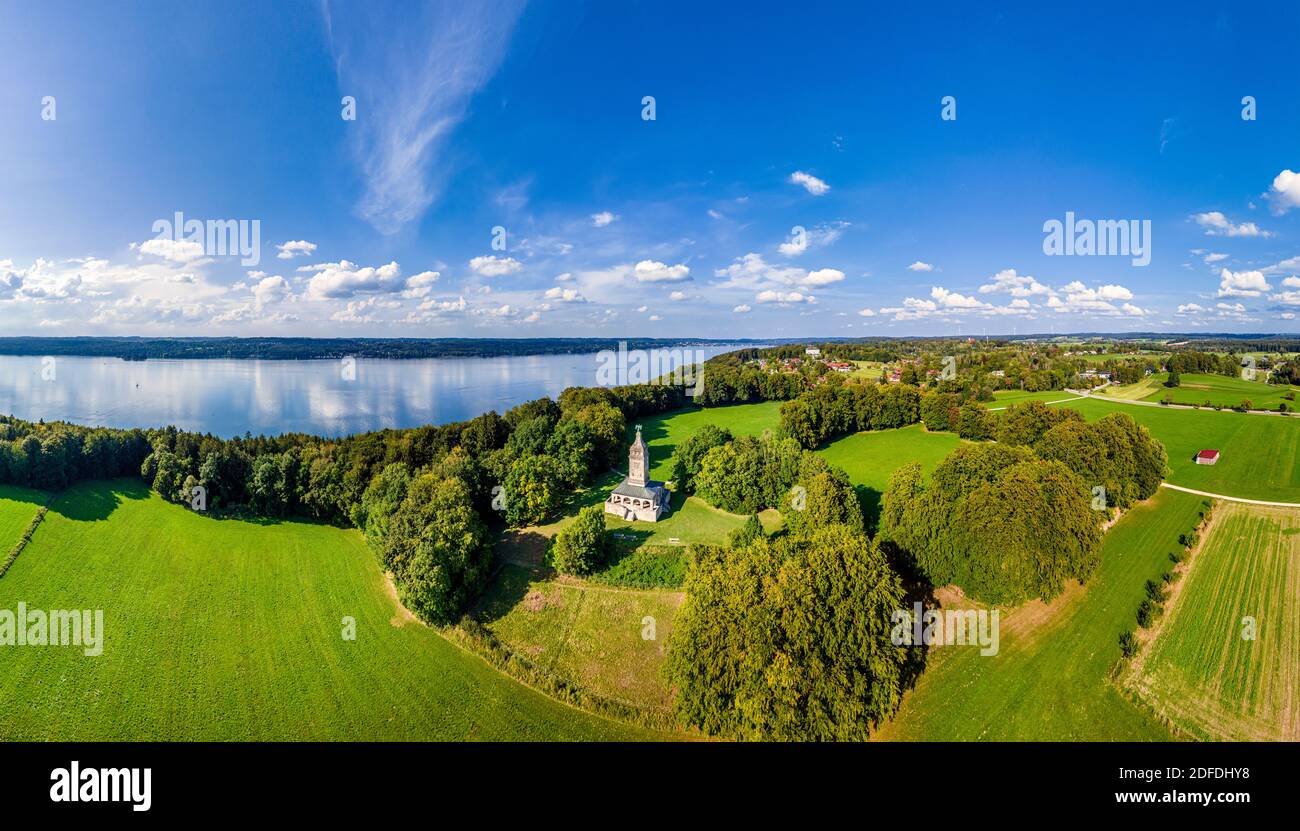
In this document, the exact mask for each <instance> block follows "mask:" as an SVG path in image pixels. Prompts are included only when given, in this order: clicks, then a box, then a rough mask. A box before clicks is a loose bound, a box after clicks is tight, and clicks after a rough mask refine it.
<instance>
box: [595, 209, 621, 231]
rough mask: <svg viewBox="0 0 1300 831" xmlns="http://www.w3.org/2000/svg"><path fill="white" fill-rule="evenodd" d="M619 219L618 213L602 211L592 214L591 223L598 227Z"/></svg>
mask: <svg viewBox="0 0 1300 831" xmlns="http://www.w3.org/2000/svg"><path fill="white" fill-rule="evenodd" d="M617 221H618V214H612V213H610V212H609V211H601V212H600V213H595V214H592V215H591V224H592V225H594V226H596V227H597V228H604V227H605V226H606V225H608V224H610V223H611V222H617Z"/></svg>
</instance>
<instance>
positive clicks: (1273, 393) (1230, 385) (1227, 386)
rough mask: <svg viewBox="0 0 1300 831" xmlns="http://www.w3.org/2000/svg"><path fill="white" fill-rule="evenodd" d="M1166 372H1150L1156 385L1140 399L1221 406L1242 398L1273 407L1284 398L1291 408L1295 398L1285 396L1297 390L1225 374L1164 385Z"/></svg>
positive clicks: (1182, 378) (1235, 403)
mask: <svg viewBox="0 0 1300 831" xmlns="http://www.w3.org/2000/svg"><path fill="white" fill-rule="evenodd" d="M1168 378H1169V374H1168V373H1165V372H1161V373H1157V374H1155V375H1151V376H1150V377H1149V378H1148V379H1147V380H1148V382H1150V383H1154V384H1155V385H1157V386H1156V388H1155V389H1154V390H1153V391H1151V392H1150V393H1148V394H1147V395H1144V396H1143V397H1142V398H1141V400H1142V401H1156V402H1159V401H1163V400H1165V397H1166V396H1169V397H1170V398H1171V399H1172V400H1173V403H1175V404H1198V405H1203V404H1206V403H1207V402H1208V403H1209V404H1210V405H1212V406H1213V405H1216V404H1217V405H1219V406H1221V407H1236V406H1239V405H1240V404H1241V402H1242V401H1250V403H1251V404H1252V405H1253V407H1252V409H1256V410H1276V409H1277V408H1278V405H1279V404H1281V403H1283V402H1284V401H1285V402H1286V404H1287V407H1288V408H1291V409H1293V408H1294V406H1295V403H1296V402H1295V399H1294V398H1293V399H1291V400H1289V401H1287V400H1286V398H1285V396H1286V395H1288V394H1290V395H1296V394H1297V393H1300V389H1297V388H1295V387H1289V386H1284V385H1280V384H1265V383H1262V382H1259V381H1247V380H1246V379H1244V378H1229V377H1227V376H1225V375H1199V374H1188V375H1182V376H1179V379H1178V380H1179V385H1178V386H1176V387H1166V386H1164V383H1165V381H1166V380H1167V379H1168Z"/></svg>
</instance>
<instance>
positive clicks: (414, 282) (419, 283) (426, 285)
mask: <svg viewBox="0 0 1300 831" xmlns="http://www.w3.org/2000/svg"><path fill="white" fill-rule="evenodd" d="M441 277H442V275H441V274H440V273H439V272H437V271H421V272H420V273H419V274H416V275H415V276H413V277H411V278H410V279H408V280H407V281H406V291H404V292H402V296H403V297H425V296H427V295H428V294H429V292H431V291H433V284H434V283H436V282H438V280H439V279H440V278H441Z"/></svg>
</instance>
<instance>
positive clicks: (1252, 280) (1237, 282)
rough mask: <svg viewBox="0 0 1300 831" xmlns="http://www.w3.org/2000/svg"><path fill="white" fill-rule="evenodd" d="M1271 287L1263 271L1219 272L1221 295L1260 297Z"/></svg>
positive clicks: (1219, 294)
mask: <svg viewBox="0 0 1300 831" xmlns="http://www.w3.org/2000/svg"><path fill="white" fill-rule="evenodd" d="M1270 288H1272V286H1270V285H1269V284H1268V281H1267V280H1266V279H1265V277H1264V273H1263V272H1262V271H1229V270H1228V269H1226V268H1225V269H1223V270H1222V271H1220V272H1219V292H1218V296H1219V297H1259V296H1260V295H1261V294H1263V293H1264V292H1266V291H1268V290H1269V289H1270Z"/></svg>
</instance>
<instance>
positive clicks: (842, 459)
mask: <svg viewBox="0 0 1300 831" xmlns="http://www.w3.org/2000/svg"><path fill="white" fill-rule="evenodd" d="M959 444H961V439H959V438H957V434H956V433H931V432H928V431H927V430H926V429H925V427H924V426H923V425H920V424H913V425H911V426H910V427H902V428H900V429H897V430H877V431H869V432H865V433H854V434H853V435H851V436H845V437H844V438H842V439H839V440H837V441H833V442H831V443H830V444H828V445H826V446H825V447H823V448H821V449H820V450H818V451H817V452H818V453H820V454H821V455H822V456H823V457H825V459H826V461H828V462H830V463H831V464H832V465H834V466H835V467H838V468H842V469H843V470H844V472H845V473H847V474H848V475H849V479H850V481H852V482H853V484H854V486H855V487H856V488H857V491H858V499H859V501H860V502H861V503H862V509H863V511H864V512H865V514H866V517H867V524H868V525H869V526H871V527H875V524H876V520H877V518H878V517H879V516H880V498H881V496H882V495H883V494H884V492H885V488H886V487H888V485H889V477H890V476H892V475H893V473H894V471H895V470H898V469H899V468H900V467H902V466H903V465H906V464H911V463H912V462H920V463H921V467H922V468H923V469H924V470H925V472H926V473H929V472H930V471H931V470H933V469H934V467H935V465H937V464H939V462H940V461H942V460H943V458H944V457H945V456H947V455H948V454H949V453H951V452H952V451H953V450H954V449H956V447H957V445H959Z"/></svg>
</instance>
